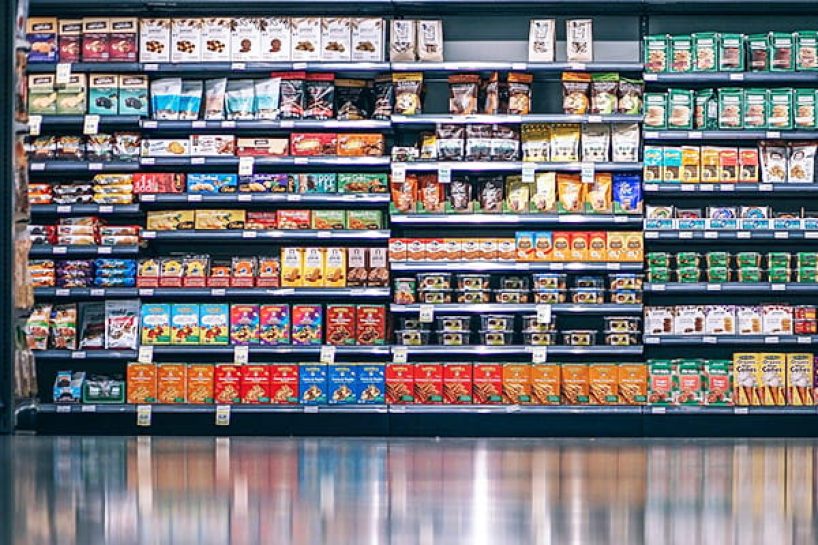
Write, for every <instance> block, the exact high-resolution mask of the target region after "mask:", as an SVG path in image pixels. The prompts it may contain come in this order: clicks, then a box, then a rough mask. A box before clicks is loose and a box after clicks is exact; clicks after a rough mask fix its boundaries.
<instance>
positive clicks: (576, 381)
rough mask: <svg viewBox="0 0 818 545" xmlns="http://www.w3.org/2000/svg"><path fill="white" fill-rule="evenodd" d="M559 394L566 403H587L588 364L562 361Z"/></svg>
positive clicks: (588, 385) (588, 396)
mask: <svg viewBox="0 0 818 545" xmlns="http://www.w3.org/2000/svg"><path fill="white" fill-rule="evenodd" d="M560 375H561V386H560V390H561V396H562V402H563V403H564V404H566V405H587V404H588V403H589V401H590V395H591V394H590V383H589V374H588V365H587V364H585V363H563V364H561V368H560Z"/></svg>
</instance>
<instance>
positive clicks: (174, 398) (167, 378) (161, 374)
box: [156, 363, 187, 403]
mask: <svg viewBox="0 0 818 545" xmlns="http://www.w3.org/2000/svg"><path fill="white" fill-rule="evenodd" d="M156 371H157V381H156V382H157V392H158V395H157V399H158V400H159V403H184V402H185V393H186V392H185V389H186V388H185V387H186V385H187V367H186V366H185V364H184V363H160V364H158V365H157V366H156Z"/></svg>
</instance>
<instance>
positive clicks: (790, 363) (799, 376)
mask: <svg viewBox="0 0 818 545" xmlns="http://www.w3.org/2000/svg"><path fill="white" fill-rule="evenodd" d="M813 364H814V356H813V355H812V354H809V353H804V354H787V405H795V406H810V405H814V404H815V397H814V392H813V386H814V384H815V367H814V365H813Z"/></svg>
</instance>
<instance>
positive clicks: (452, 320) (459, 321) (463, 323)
mask: <svg viewBox="0 0 818 545" xmlns="http://www.w3.org/2000/svg"><path fill="white" fill-rule="evenodd" d="M435 325H436V329H437V330H438V331H447V332H462V331H471V316H435Z"/></svg>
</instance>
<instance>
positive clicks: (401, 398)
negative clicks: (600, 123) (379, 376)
mask: <svg viewBox="0 0 818 545" xmlns="http://www.w3.org/2000/svg"><path fill="white" fill-rule="evenodd" d="M414 402H415V367H414V365H409V364H405V363H387V364H386V403H387V404H389V405H396V404H403V403H414Z"/></svg>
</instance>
